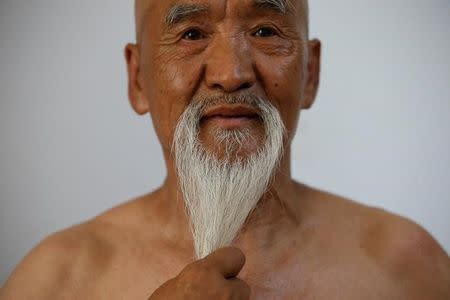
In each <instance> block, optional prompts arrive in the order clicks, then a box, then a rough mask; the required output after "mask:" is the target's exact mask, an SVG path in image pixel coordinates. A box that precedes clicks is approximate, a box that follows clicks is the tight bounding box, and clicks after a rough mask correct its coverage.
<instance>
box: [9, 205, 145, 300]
mask: <svg viewBox="0 0 450 300" xmlns="http://www.w3.org/2000/svg"><path fill="white" fill-rule="evenodd" d="M141 203H142V200H141V199H140V198H138V199H135V200H132V201H130V202H127V203H125V204H123V205H121V206H118V207H116V208H113V209H111V210H109V211H107V212H105V213H103V214H101V215H99V216H98V217H96V218H94V219H92V220H89V221H87V222H85V223H83V224H80V225H76V226H73V227H71V228H68V229H66V230H63V231H60V232H57V233H54V234H52V235H50V236H49V237H47V238H46V239H44V240H43V241H42V242H41V243H39V245H37V246H36V247H35V248H34V249H33V250H32V251H31V252H30V253H29V254H28V255H27V256H26V257H25V258H24V259H23V260H22V262H21V263H20V264H19V265H18V266H17V267H16V269H15V270H14V272H13V273H12V274H11V276H10V278H9V279H8V281H7V282H6V284H5V285H4V287H3V288H2V289H0V299H1V300H9V299H14V300H20V299H38V300H39V299H87V298H88V297H85V296H84V293H85V291H86V290H88V289H89V288H88V286H89V285H90V284H91V285H92V284H93V282H95V283H96V284H98V283H99V282H100V278H101V274H104V273H105V272H106V270H107V269H108V268H110V266H111V261H112V260H113V259H114V256H115V254H116V253H117V251H120V247H121V245H125V244H126V243H128V244H129V241H128V240H133V239H137V238H138V237H137V236H136V235H134V234H133V232H132V231H133V228H134V227H136V226H137V225H135V223H138V222H139V220H136V219H137V218H139V214H138V213H137V211H140V210H141V208H140V205H141ZM133 216H134V218H133ZM142 218H143V217H142ZM131 237H133V239H132V238H131ZM127 239H128V240H127Z"/></svg>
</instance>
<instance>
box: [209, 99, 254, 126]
mask: <svg viewBox="0 0 450 300" xmlns="http://www.w3.org/2000/svg"><path fill="white" fill-rule="evenodd" d="M259 120H260V116H259V114H258V111H257V110H256V109H255V108H253V107H251V106H248V105H243V104H232V105H219V106H214V107H212V108H210V109H207V110H206V111H205V113H204V114H203V116H202V118H201V119H200V122H201V123H205V122H214V123H215V124H216V125H218V126H220V127H224V128H229V129H232V128H238V127H242V126H244V125H246V124H248V123H250V122H255V121H259Z"/></svg>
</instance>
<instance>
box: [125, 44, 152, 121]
mask: <svg viewBox="0 0 450 300" xmlns="http://www.w3.org/2000/svg"><path fill="white" fill-rule="evenodd" d="M125 59H126V62H127V71H128V99H129V100H130V104H131V107H133V109H134V111H135V112H136V113H137V114H139V115H143V114H146V113H148V111H149V103H148V101H147V99H146V98H145V96H144V94H143V92H142V88H141V85H140V83H139V61H140V59H139V48H138V46H137V45H135V44H128V45H127V46H126V47H125Z"/></svg>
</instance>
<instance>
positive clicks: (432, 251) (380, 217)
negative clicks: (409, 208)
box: [301, 186, 450, 299]
mask: <svg viewBox="0 0 450 300" xmlns="http://www.w3.org/2000/svg"><path fill="white" fill-rule="evenodd" d="M301 188H302V189H303V190H304V191H305V192H304V193H308V195H309V199H310V200H309V201H310V202H311V204H309V206H311V207H313V209H312V210H315V211H318V213H320V214H322V217H323V218H325V219H329V220H333V223H334V224H347V225H348V226H347V227H346V233H349V232H350V231H351V232H352V233H354V237H355V240H356V241H357V243H358V245H359V247H361V249H362V250H363V251H365V253H366V254H367V256H368V257H369V258H370V259H371V260H372V261H374V262H375V263H376V264H377V265H378V267H379V268H380V269H381V270H382V271H383V272H384V273H385V274H386V276H388V277H389V279H390V280H391V282H392V283H393V285H394V286H397V287H398V288H399V289H402V291H401V293H402V294H405V295H406V296H405V297H406V298H407V299H450V259H449V256H448V255H447V253H446V252H445V250H444V249H443V248H442V247H441V246H440V245H439V243H438V242H437V241H436V240H435V239H434V238H433V237H432V236H431V234H430V233H428V232H427V231H426V230H425V229H424V228H423V227H421V226H420V225H418V224H417V223H415V222H413V221H411V220H409V219H407V218H404V217H401V216H398V215H395V214H393V213H390V212H387V211H385V210H383V209H379V208H374V207H369V206H366V205H362V204H359V203H356V202H354V201H351V200H349V199H346V198H343V197H340V196H336V195H333V194H330V193H327V192H323V191H319V190H315V189H312V188H309V187H306V186H303V187H301ZM336 219H337V220H336ZM342 226H345V225H342ZM354 227H358V228H357V229H355V228H354ZM349 228H351V230H349Z"/></svg>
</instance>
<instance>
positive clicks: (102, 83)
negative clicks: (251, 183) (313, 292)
mask: <svg viewBox="0 0 450 300" xmlns="http://www.w3.org/2000/svg"><path fill="white" fill-rule="evenodd" d="M132 13H133V11H132V1H131V0H129V1H119V0H114V1H113V0H109V1H100V0H77V1H61V0H40V1H25V0H0V143H1V147H0V285H1V284H2V283H3V282H4V280H5V279H6V277H7V276H8V274H9V273H10V271H11V270H12V268H13V267H14V266H15V265H16V264H17V263H18V262H19V260H20V259H21V258H22V257H23V256H24V255H25V254H26V252H28V251H29V250H30V249H31V248H32V247H33V246H34V245H35V244H36V243H37V242H38V241H39V240H41V239H42V238H43V237H44V236H46V235H48V234H49V233H51V232H54V231H56V230H59V229H62V228H64V227H67V226H69V225H71V224H74V223H77V222H81V221H83V220H86V219H88V218H91V217H93V216H94V215H96V214H98V213H100V212H101V211H103V210H105V209H107V208H109V207H111V206H113V205H115V204H118V203H120V202H122V201H124V200H127V199H129V198H131V197H133V196H136V195H139V194H143V193H146V192H148V191H150V190H152V189H153V188H155V187H156V186H157V185H158V184H160V183H161V181H162V180H163V178H164V167H163V162H162V158H161V152H160V149H159V145H158V142H157V140H156V138H155V135H154V132H153V129H152V128H151V124H150V121H149V119H148V118H138V117H137V116H135V115H134V114H133V112H132V111H131V109H130V108H129V106H128V102H127V98H126V81H125V79H126V77H125V65H124V60H123V55H122V49H123V46H124V45H125V43H126V42H127V41H132V40H133V36H134V33H133V18H132ZM449 16H450V1H448V0H428V1H423V0H396V1H391V0H379V1H373V0H353V1H352V0H340V1H335V0H311V22H312V36H317V37H320V38H321V39H322V41H323V44H324V51H323V74H322V87H321V91H320V94H319V97H318V99H317V102H316V105H315V107H314V108H313V109H312V110H310V111H308V112H306V113H304V114H303V116H302V121H301V125H300V131H299V136H298V138H297V140H296V141H295V144H294V151H293V152H294V157H293V169H294V175H295V177H296V178H298V179H300V180H302V181H304V182H306V183H308V184H311V185H313V186H317V187H320V188H323V189H326V190H329V191H332V192H335V193H338V194H341V195H344V196H347V197H351V198H353V199H355V200H358V201H361V202H363V203H366V204H369V205H375V206H381V207H384V208H386V209H388V210H390V211H393V212H396V213H399V214H402V215H405V216H408V217H410V218H412V219H414V220H416V221H417V222H418V223H420V224H422V225H423V226H425V228H427V229H428V230H429V231H431V232H432V234H433V235H434V236H435V237H436V238H437V239H438V240H439V241H440V242H441V244H442V245H443V246H444V247H445V248H446V250H447V251H449V250H450V197H449V196H448V195H449V188H450V58H449V57H448V56H449V55H450V17H449Z"/></svg>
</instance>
